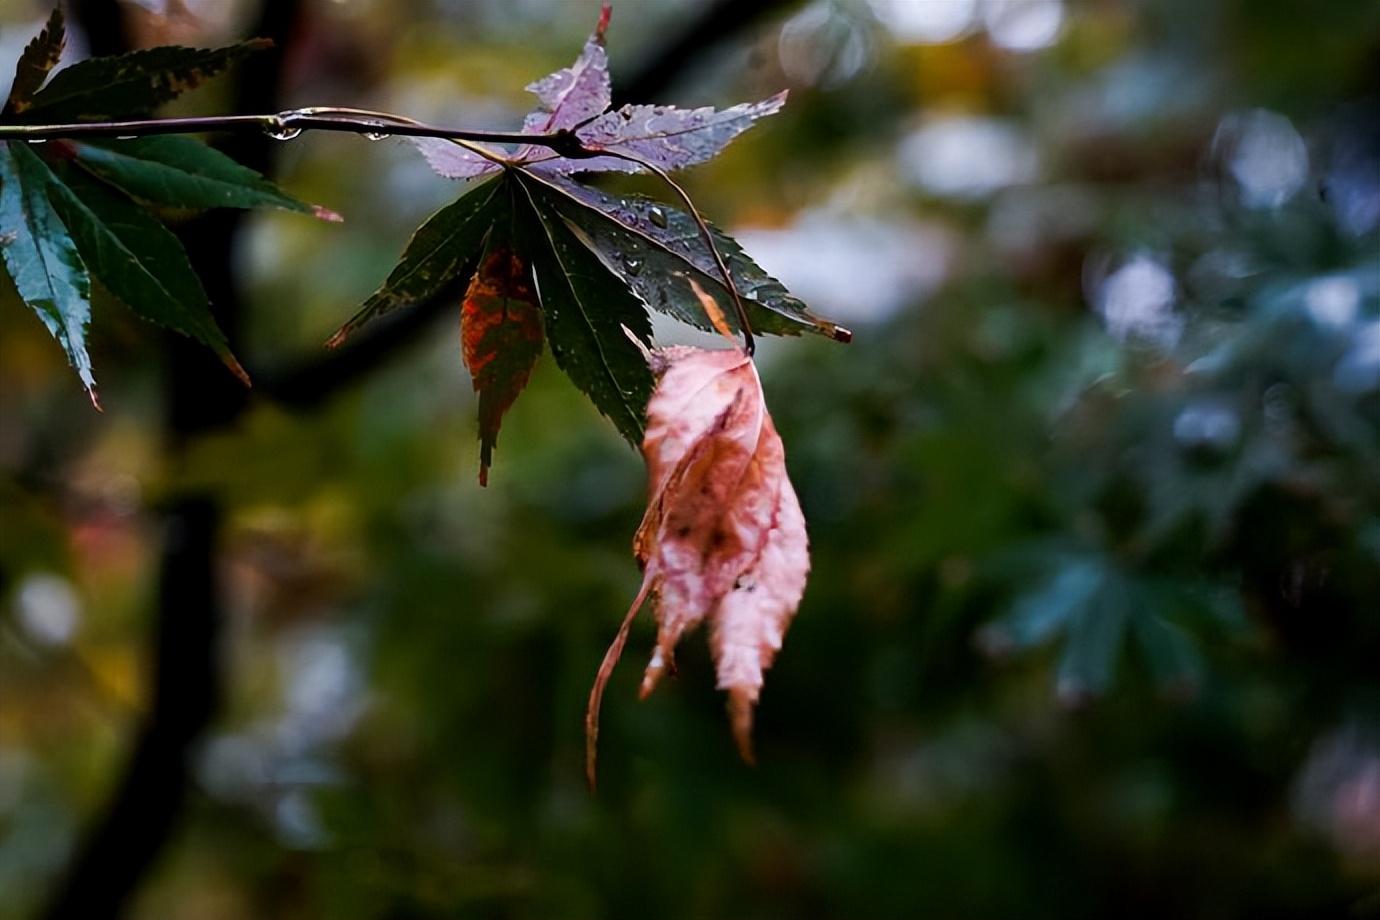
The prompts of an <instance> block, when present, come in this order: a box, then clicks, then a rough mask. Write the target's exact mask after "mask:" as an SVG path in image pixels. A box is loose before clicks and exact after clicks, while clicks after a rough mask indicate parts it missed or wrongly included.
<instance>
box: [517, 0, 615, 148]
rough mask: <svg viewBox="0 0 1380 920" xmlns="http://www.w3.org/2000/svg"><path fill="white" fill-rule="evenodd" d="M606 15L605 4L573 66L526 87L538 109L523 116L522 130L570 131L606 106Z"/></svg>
mask: <svg viewBox="0 0 1380 920" xmlns="http://www.w3.org/2000/svg"><path fill="white" fill-rule="evenodd" d="M610 13H611V10H610V9H609V5H608V4H607V3H606V4H604V5H603V7H602V8H601V9H600V11H599V24H598V25H597V26H595V28H594V33H593V34H592V35H590V37H589V39H588V40H587V41H586V42H585V47H584V50H583V51H581V52H580V56H579V58H577V59H576V61H575V63H574V64H572V65H571V66H569V67H567V68H565V69H564V70H558V71H556V72H555V73H553V74H551V75H550V76H546V77H542V78H541V79H540V80H538V81H536V82H535V83H532V84H529V85H528V86H527V91H528V92H530V93H534V94H535V95H536V97H537V99H539V100H540V101H541V107H540V108H539V109H538V110H537V111H535V112H533V113H531V114H530V115H528V116H527V118H526V120H525V121H524V122H523V125H522V130H523V131H525V132H527V133H528V134H548V133H550V132H552V131H559V130H561V129H563V128H567V129H568V128H574V127H575V126H576V125H578V124H580V123H581V122H585V121H588V120H589V119H591V118H593V117H594V116H596V115H598V114H600V113H601V112H603V111H604V110H605V109H607V108H608V107H609V104H610V103H611V102H612V101H613V89H612V84H611V83H610V82H609V58H608V54H607V53H606V52H605V51H604V31H605V30H606V29H607V28H608V27H609V15H610Z"/></svg>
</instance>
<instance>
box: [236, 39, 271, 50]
mask: <svg viewBox="0 0 1380 920" xmlns="http://www.w3.org/2000/svg"><path fill="white" fill-rule="evenodd" d="M243 47H244V49H245V50H246V51H267V50H269V49H270V48H272V47H273V39H271V38H264V37H262V36H260V37H258V38H251V39H247V40H246V41H245V42H244V43H243Z"/></svg>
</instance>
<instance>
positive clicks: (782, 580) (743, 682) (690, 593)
mask: <svg viewBox="0 0 1380 920" xmlns="http://www.w3.org/2000/svg"><path fill="white" fill-rule="evenodd" d="M648 361H649V363H650V364H651V367H652V372H653V374H654V375H655V376H656V377H657V386H656V390H655V391H654V392H653V394H652V398H651V401H650V402H649V403H648V405H647V434H646V439H645V440H644V442H643V445H642V452H643V455H644V456H645V458H646V461H647V472H648V479H649V485H648V489H649V502H648V506H647V512H646V515H645V516H644V517H643V519H642V525H641V526H640V527H639V528H638V531H637V536H636V538H635V539H634V541H633V551H634V553H635V554H636V556H637V561H638V563H639V565H641V566H642V568H643V577H642V587H641V589H640V590H639V591H638V593H637V597H636V599H634V601H633V603H632V607H631V608H630V609H629V610H628V614H627V616H626V617H625V619H624V621H623V625H622V627H621V628H620V629H619V631H618V635H617V636H616V637H615V639H614V641H613V644H612V645H610V646H609V650H608V652H607V653H606V654H605V656H604V661H603V664H602V665H601V666H600V668H599V674H598V677H597V678H596V679H595V682H594V687H593V689H592V690H591V691H590V697H589V708H588V711H587V713H586V716H585V730H586V744H587V748H586V771H587V774H588V778H589V781H590V785H591V786H593V784H594V775H595V764H596V754H597V741H598V734H599V704H600V701H601V699H602V697H603V692H604V686H605V684H606V683H607V682H608V678H609V675H610V674H611V673H612V671H613V668H614V666H615V665H616V664H617V662H618V658H619V656H620V655H621V653H622V651H623V646H624V644H625V643H626V641H627V637H628V630H629V628H630V627H631V625H632V621H633V618H634V617H635V616H636V614H637V612H638V610H639V609H640V608H641V607H642V605H643V603H644V602H645V601H646V600H647V599H648V598H651V599H652V600H653V603H654V605H655V610H656V619H657V641H656V648H655V650H654V651H653V653H652V658H651V661H650V663H649V664H648V665H647V670H646V673H645V675H644V676H643V679H642V695H643V696H644V697H645V696H646V695H647V694H648V693H650V692H651V691H652V689H653V688H655V686H656V683H657V681H658V680H659V679H660V677H661V675H662V673H663V672H664V671H665V670H666V669H667V668H672V667H673V666H674V665H673V655H674V651H675V646H676V643H677V641H679V639H680V637H681V636H682V635H683V634H684V633H685V632H686V631H687V630H690V629H692V628H694V627H695V626H697V625H699V624H700V623H701V622H707V623H708V626H709V642H710V647H711V649H712V651H713V654H714V661H715V667H716V670H717V672H718V686H719V688H720V689H722V690H727V691H728V694H729V700H728V708H729V712H730V715H731V719H732V723H733V734H734V737H735V739H736V741H737V743H738V748H739V751H740V752H741V753H742V755H743V757H744V758H745V759H747V760H749V761H750V760H751V759H752V749H751V729H752V712H753V706H754V705H755V704H756V702H757V698H758V695H759V694H760V693H761V690H762V682H763V676H762V675H763V672H764V671H765V670H766V669H767V668H768V667H769V666H770V665H771V661H772V658H773V657H774V656H775V654H776V652H777V650H779V649H780V647H781V640H782V637H783V635H784V634H785V631H786V627H787V625H788V624H789V623H790V620H791V617H793V616H794V615H795V611H796V608H797V607H798V606H799V605H800V598H801V596H802V595H803V594H804V591H805V578H806V575H807V574H808V572H809V569H810V557H809V546H808V541H807V539H806V535H805V518H804V515H803V514H802V513H801V510H800V502H799V501H798V500H797V498H796V494H795V490H794V489H793V488H792V487H791V483H790V479H789V478H788V477H787V475H786V461H785V451H784V449H783V447H782V444H781V437H780V436H779V435H778V434H777V433H776V428H775V426H774V425H773V424H772V420H771V416H770V415H769V414H768V413H767V408H766V404H765V402H764V401H763V397H762V384H761V380H760V379H759V378H758V376H757V369H756V368H755V367H754V366H753V363H752V360H751V359H750V358H749V357H748V356H747V355H745V354H744V353H743V352H742V351H740V350H718V351H712V350H705V349H700V348H690V347H684V346H677V347H672V348H663V349H658V350H656V351H654V352H652V353H650V354H649V355H648Z"/></svg>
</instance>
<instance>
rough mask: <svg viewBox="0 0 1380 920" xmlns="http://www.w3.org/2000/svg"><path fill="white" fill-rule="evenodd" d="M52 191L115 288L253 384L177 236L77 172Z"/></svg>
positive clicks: (89, 256) (58, 178)
mask: <svg viewBox="0 0 1380 920" xmlns="http://www.w3.org/2000/svg"><path fill="white" fill-rule="evenodd" d="M49 194H50V195H51V197H52V201H53V204H54V206H55V207H56V208H57V210H58V213H59V214H61V215H62V221H63V223H64V224H65V225H66V226H67V228H68V230H69V231H70V232H71V234H72V238H73V239H74V240H75V241H76V244H77V251H78V252H80V253H81V256H82V259H83V260H84V261H85V262H86V264H87V265H88V266H90V268H91V271H92V273H93V274H95V276H96V277H97V278H99V279H100V281H101V283H102V284H104V285H105V286H106V287H107V288H108V289H109V290H110V293H112V294H114V295H115V296H116V297H118V298H119V299H120V300H121V301H122V302H124V304H125V305H126V306H128V307H129V308H130V309H131V310H133V311H134V312H135V313H138V314H139V315H140V316H142V317H143V318H144V319H147V320H151V321H152V322H155V323H157V324H158V325H160V326H164V327H166V328H168V329H172V330H173V331H175V332H180V333H182V334H183V335H187V336H190V337H192V338H194V339H196V340H197V341H199V342H202V343H203V344H205V345H207V346H209V347H210V348H211V350H212V351H214V352H215V353H216V355H217V356H218V357H219V358H220V359H221V360H222V361H223V362H224V363H225V365H226V367H228V368H230V370H231V371H232V372H233V373H234V374H235V376H236V377H239V378H240V380H242V381H243V382H244V383H245V384H246V385H248V383H249V375H248V374H247V373H245V370H244V368H243V367H241V366H240V363H239V361H237V360H236V359H235V356H234V355H233V354H231V352H230V346H229V343H228V342H227V341H226V339H225V334H224V333H223V332H221V330H220V327H219V326H217V325H216V321H215V318H214V317H212V315H211V307H210V303H209V302H208V301H207V299H206V292H205V291H204V290H203V289H202V287H201V281H200V280H199V279H198V278H197V276H196V273H195V272H194V271H193V270H192V266H191V263H190V262H188V261H187V253H186V252H185V251H184V250H183V249H182V244H181V243H179V242H178V240H177V237H175V236H173V234H172V233H171V232H170V231H169V230H168V229H167V228H166V227H164V226H163V225H162V224H160V223H159V222H158V221H157V220H155V219H154V218H152V217H150V216H149V215H148V214H147V213H146V212H144V211H143V210H142V209H140V208H137V207H131V206H130V203H129V201H128V200H127V199H121V198H120V197H119V196H118V195H116V194H115V193H114V192H111V191H108V190H107V189H105V188H104V187H103V186H101V185H100V184H98V183H97V182H96V181H95V180H93V179H90V178H89V177H87V176H86V175H85V174H83V173H82V172H80V171H78V170H75V169H70V168H68V169H63V170H61V174H60V175H54V176H53V178H52V183H51V186H50V190H49Z"/></svg>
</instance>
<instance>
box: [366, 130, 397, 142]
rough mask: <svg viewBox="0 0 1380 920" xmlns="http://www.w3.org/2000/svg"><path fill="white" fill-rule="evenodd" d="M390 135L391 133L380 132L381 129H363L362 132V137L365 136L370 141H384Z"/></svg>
mask: <svg viewBox="0 0 1380 920" xmlns="http://www.w3.org/2000/svg"><path fill="white" fill-rule="evenodd" d="M392 136H393V135H391V134H385V133H384V132H382V131H365V132H364V137H365V138H366V139H368V140H371V141H386V140H388V138H390V137H392Z"/></svg>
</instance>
